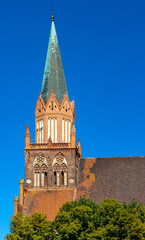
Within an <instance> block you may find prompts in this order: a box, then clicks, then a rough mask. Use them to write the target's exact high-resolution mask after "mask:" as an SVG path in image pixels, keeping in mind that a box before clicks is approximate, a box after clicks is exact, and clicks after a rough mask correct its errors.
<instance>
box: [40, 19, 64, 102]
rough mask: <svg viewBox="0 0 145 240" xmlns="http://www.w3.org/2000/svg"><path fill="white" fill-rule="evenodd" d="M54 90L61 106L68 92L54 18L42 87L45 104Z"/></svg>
mask: <svg viewBox="0 0 145 240" xmlns="http://www.w3.org/2000/svg"><path fill="white" fill-rule="evenodd" d="M52 90H53V92H54V95H55V96H56V98H57V100H58V102H59V104H61V102H62V100H63V98H64V96H65V92H67V87H66V82H65V76H64V71H63V66H62V60H61V55H60V50H59V45H58V39H57V34H56V30H55V24H54V17H53V16H52V24H51V31H50V38H49V44H48V51H47V57H46V63H45V69H44V76H43V82H42V87H41V96H42V98H43V100H44V102H45V104H46V103H47V101H48V99H49V97H50V95H51V92H52Z"/></svg>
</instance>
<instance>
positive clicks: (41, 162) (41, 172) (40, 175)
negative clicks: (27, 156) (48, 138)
mask: <svg viewBox="0 0 145 240" xmlns="http://www.w3.org/2000/svg"><path fill="white" fill-rule="evenodd" d="M33 167H34V187H47V182H48V181H47V172H48V171H47V160H46V158H45V156H44V155H43V154H41V153H39V154H38V155H37V156H36V157H35V159H34V162H33Z"/></svg>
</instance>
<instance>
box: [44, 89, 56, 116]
mask: <svg viewBox="0 0 145 240" xmlns="http://www.w3.org/2000/svg"><path fill="white" fill-rule="evenodd" d="M58 111H59V103H58V101H57V99H56V97H55V95H54V93H53V92H52V93H51V95H50V98H49V99H48V102H47V104H46V112H49V113H55V112H58Z"/></svg>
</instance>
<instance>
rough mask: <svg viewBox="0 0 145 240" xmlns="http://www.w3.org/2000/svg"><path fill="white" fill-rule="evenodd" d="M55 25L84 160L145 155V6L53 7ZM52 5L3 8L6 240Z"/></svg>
mask: <svg viewBox="0 0 145 240" xmlns="http://www.w3.org/2000/svg"><path fill="white" fill-rule="evenodd" d="M54 15H55V26H56V31H57V35H58V41H59V46H60V51H61V56H62V61H63V66H64V72H65V77H66V82H67V88H68V92H69V97H70V100H72V98H73V96H74V98H75V108H76V133H77V138H78V137H79V138H80V140H81V145H82V156H83V157H107V156H108V157H110V156H143V155H145V94H144V93H145V1H143V0H140V1H135V0H132V1H131V0H127V1H126V0H118V1H116V0H110V1H108V0H102V1H96V0H90V1H85V0H83V1H82V0H79V1H77V0H73V1H68V0H61V1H60V0H54ZM50 25H51V8H50V1H49V0H47V1H46V0H44V1H34V0H31V1H28V0H25V1H18V0H13V1H10V0H7V1H1V2H0V30H1V35H0V79H1V94H0V101H1V118H0V124H1V168H2V171H1V174H0V183H1V184H0V186H1V197H0V213H1V218H0V239H3V238H4V236H5V235H6V233H7V232H8V224H9V216H11V215H13V200H14V195H19V181H20V179H21V178H22V179H24V134H25V128H26V123H27V122H28V123H29V126H30V133H31V139H34V138H35V136H34V111H35V104H36V100H37V97H38V96H39V93H40V90H41V83H42V78H43V71H44V64H45V58H46V52H47V45H48V39H49V33H50Z"/></svg>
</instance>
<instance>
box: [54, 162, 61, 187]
mask: <svg viewBox="0 0 145 240" xmlns="http://www.w3.org/2000/svg"><path fill="white" fill-rule="evenodd" d="M53 171H54V185H56V186H59V182H60V181H59V171H60V166H59V164H58V163H56V164H55V165H54V167H53Z"/></svg>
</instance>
